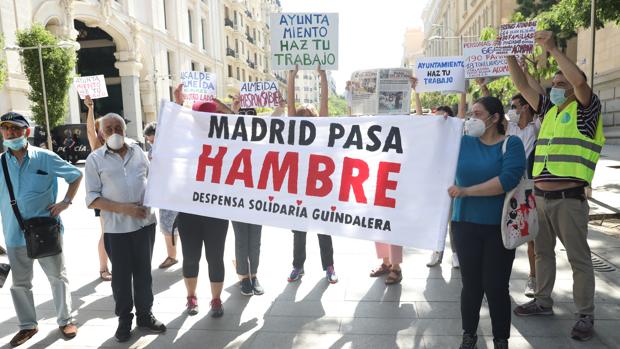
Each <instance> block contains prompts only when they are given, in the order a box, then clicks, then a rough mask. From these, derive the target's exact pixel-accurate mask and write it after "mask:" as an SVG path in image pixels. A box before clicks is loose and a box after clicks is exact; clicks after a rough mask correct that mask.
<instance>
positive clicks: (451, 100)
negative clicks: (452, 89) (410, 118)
mask: <svg viewBox="0 0 620 349" xmlns="http://www.w3.org/2000/svg"><path fill="white" fill-rule="evenodd" d="M411 103H412V104H411V109H412V110H415V106H414V104H413V103H415V101H413V100H412V101H411ZM420 103H421V104H422V108H423V109H430V110H431V111H432V110H435V109H437V107H440V106H443V105H447V106H449V107H450V108H452V109H453V110H454V112H455V113H456V110H457V109H458V108H455V106H458V103H459V98H458V95H457V94H454V93H450V94H442V93H441V92H425V93H422V94H420Z"/></svg>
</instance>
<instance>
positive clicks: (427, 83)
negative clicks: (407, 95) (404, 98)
mask: <svg viewBox="0 0 620 349" xmlns="http://www.w3.org/2000/svg"><path fill="white" fill-rule="evenodd" d="M416 78H417V79H418V85H417V86H416V92H418V93H420V92H436V91H439V92H441V91H452V92H465V69H464V64H463V57H421V58H418V59H417V61H416Z"/></svg>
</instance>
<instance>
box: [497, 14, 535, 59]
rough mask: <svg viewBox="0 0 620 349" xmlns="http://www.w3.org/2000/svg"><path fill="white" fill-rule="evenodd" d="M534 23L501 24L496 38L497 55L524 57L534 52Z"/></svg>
mask: <svg viewBox="0 0 620 349" xmlns="http://www.w3.org/2000/svg"><path fill="white" fill-rule="evenodd" d="M534 33H536V21H531V22H518V23H507V24H502V25H501V26H500V30H499V36H498V37H497V42H498V43H497V46H498V48H497V49H496V53H497V54H504V55H524V54H528V53H532V51H533V50H534Z"/></svg>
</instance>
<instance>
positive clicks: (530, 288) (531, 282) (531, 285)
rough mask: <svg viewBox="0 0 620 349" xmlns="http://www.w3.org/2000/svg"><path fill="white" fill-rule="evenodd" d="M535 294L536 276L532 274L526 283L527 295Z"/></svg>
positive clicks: (532, 295)
mask: <svg viewBox="0 0 620 349" xmlns="http://www.w3.org/2000/svg"><path fill="white" fill-rule="evenodd" d="M535 294H536V278H535V277H532V276H530V277H528V278H527V283H526V284H525V296H526V297H530V298H534V295H535Z"/></svg>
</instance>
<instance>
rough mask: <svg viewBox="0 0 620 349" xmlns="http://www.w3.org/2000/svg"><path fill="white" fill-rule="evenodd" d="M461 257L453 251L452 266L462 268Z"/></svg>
mask: <svg viewBox="0 0 620 349" xmlns="http://www.w3.org/2000/svg"><path fill="white" fill-rule="evenodd" d="M460 267H461V265H460V264H459V257H458V256H457V255H456V252H452V268H456V269H458V268H460Z"/></svg>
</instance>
